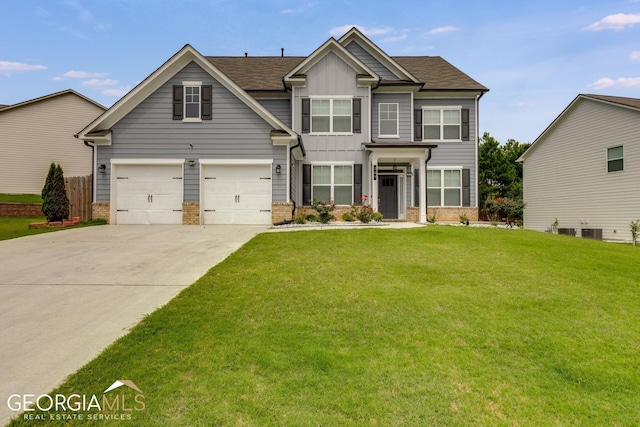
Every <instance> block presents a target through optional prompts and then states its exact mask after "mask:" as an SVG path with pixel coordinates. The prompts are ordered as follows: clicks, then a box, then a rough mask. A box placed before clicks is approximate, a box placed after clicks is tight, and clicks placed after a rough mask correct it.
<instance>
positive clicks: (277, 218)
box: [271, 202, 293, 224]
mask: <svg viewBox="0 0 640 427" xmlns="http://www.w3.org/2000/svg"><path fill="white" fill-rule="evenodd" d="M292 210H293V203H286V202H274V203H271V223H272V224H277V223H279V222H282V221H289V220H291V219H293V218H291V211H292Z"/></svg>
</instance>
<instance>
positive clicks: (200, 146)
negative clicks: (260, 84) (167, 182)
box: [96, 63, 287, 202]
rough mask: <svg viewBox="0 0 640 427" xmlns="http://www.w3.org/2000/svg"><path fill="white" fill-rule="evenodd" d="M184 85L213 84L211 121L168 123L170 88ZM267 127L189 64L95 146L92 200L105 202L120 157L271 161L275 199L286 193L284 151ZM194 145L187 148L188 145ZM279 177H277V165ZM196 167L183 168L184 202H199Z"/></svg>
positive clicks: (231, 95)
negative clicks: (108, 141) (108, 140)
mask: <svg viewBox="0 0 640 427" xmlns="http://www.w3.org/2000/svg"><path fill="white" fill-rule="evenodd" d="M183 81H202V84H203V85H207V84H210V85H212V86H213V106H212V111H213V119H212V120H203V121H202V123H182V121H180V120H173V119H172V88H173V85H180V84H182V82H183ZM271 129H272V128H271V126H270V125H269V124H268V123H266V122H265V121H264V120H263V119H262V118H261V117H260V116H258V114H256V113H255V112H254V111H253V110H251V109H250V108H249V107H248V106H246V105H245V104H244V103H243V102H242V101H240V100H239V99H238V98H236V97H235V95H233V94H232V93H231V92H229V91H228V90H227V89H226V88H225V87H224V86H222V85H221V84H220V83H219V82H218V81H216V80H215V79H214V78H213V77H212V76H211V75H210V74H208V73H207V72H205V71H204V70H203V69H202V68H200V67H199V66H197V65H196V64H195V63H191V64H189V65H187V66H186V67H185V68H184V69H183V70H182V71H180V72H179V73H177V74H176V75H175V76H174V77H172V78H171V79H170V80H169V81H168V82H167V83H165V84H164V85H163V86H162V87H161V88H160V89H158V90H157V91H156V92H155V93H153V94H152V95H151V96H149V97H148V98H147V99H146V100H144V101H143V102H142V103H140V104H139V105H138V106H137V107H136V108H135V109H133V110H132V111H131V112H130V113H129V114H127V115H126V116H125V117H124V118H123V119H122V120H120V121H119V122H118V123H117V124H116V125H115V126H113V128H112V130H113V135H112V145H111V146H99V147H97V150H98V151H97V156H98V159H97V162H98V164H105V165H107V170H106V173H101V174H98V176H97V194H96V201H99V202H107V201H109V196H110V193H109V182H110V171H111V168H110V160H111V159H112V158H118V159H175V158H179V159H183V158H184V159H185V160H196V161H198V160H199V159H267V158H268V159H273V165H274V166H273V168H272V171H273V173H272V178H273V180H272V183H273V201H274V202H284V201H286V200H287V195H286V176H287V174H286V168H287V162H286V158H287V151H286V150H287V148H286V147H284V146H274V145H273V143H272V141H271V138H270V131H271ZM190 144H191V145H193V147H191V145H190ZM277 164H280V165H281V166H282V173H280V174H276V173H275V165H277ZM199 169H200V168H199V167H198V166H197V165H196V166H193V167H191V166H186V165H185V166H184V201H185V202H197V201H199V200H200V186H199V182H200V180H199Z"/></svg>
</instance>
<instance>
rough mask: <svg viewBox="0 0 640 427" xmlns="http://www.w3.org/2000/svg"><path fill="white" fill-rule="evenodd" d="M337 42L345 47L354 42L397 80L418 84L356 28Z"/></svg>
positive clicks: (417, 81)
mask: <svg viewBox="0 0 640 427" xmlns="http://www.w3.org/2000/svg"><path fill="white" fill-rule="evenodd" d="M338 42H339V43H340V44H341V45H342V46H347V45H348V44H349V43H351V42H356V43H357V44H358V46H360V47H361V48H362V49H364V50H365V51H366V52H367V53H368V54H369V55H371V56H372V57H373V58H374V59H375V60H377V61H378V62H380V63H381V64H382V65H383V66H384V67H385V68H386V69H387V70H389V71H390V72H391V73H392V74H394V75H395V76H397V77H398V79H399V80H406V81H411V82H414V83H419V80H418V79H417V78H416V77H414V76H413V75H412V74H411V73H410V72H409V71H408V70H407V69H405V68H404V67H402V66H401V65H400V64H398V63H397V62H396V61H395V60H394V59H393V58H391V57H390V56H389V55H387V54H386V53H385V52H384V51H383V50H382V49H380V48H379V47H378V46H376V45H375V43H373V42H372V41H371V40H369V39H368V38H367V37H365V35H364V34H362V33H361V32H360V30H358V29H357V28H356V27H353V28H351V29H350V30H349V31H347V33H346V34H345V35H343V36H342V37H340V40H338Z"/></svg>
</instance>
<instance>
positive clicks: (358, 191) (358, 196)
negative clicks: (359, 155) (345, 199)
mask: <svg viewBox="0 0 640 427" xmlns="http://www.w3.org/2000/svg"><path fill="white" fill-rule="evenodd" d="M361 201H362V164H360V163H356V164H355V165H353V202H354V203H359V202H361Z"/></svg>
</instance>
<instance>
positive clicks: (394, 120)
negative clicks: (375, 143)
mask: <svg viewBox="0 0 640 427" xmlns="http://www.w3.org/2000/svg"><path fill="white" fill-rule="evenodd" d="M378 136H380V137H394V138H398V137H399V131H398V104H397V103H380V104H378Z"/></svg>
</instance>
